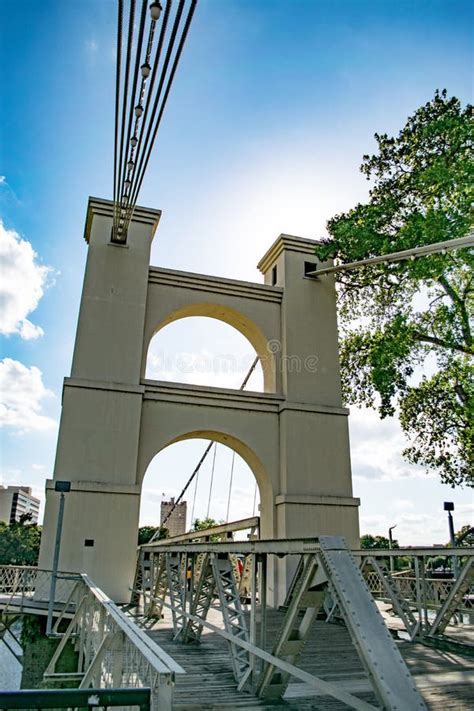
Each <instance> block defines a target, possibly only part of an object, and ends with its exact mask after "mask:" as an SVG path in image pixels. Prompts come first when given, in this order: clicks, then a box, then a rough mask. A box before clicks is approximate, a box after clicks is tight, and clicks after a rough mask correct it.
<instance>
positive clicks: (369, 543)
mask: <svg viewBox="0 0 474 711" xmlns="http://www.w3.org/2000/svg"><path fill="white" fill-rule="evenodd" d="M360 547H361V548H368V549H374V550H379V549H385V550H388V549H389V548H390V541H389V540H388V538H385V536H371V535H370V534H368V533H366V534H365V535H364V536H361V538H360ZM393 547H394V548H398V547H399V546H398V541H396V540H395V539H393Z"/></svg>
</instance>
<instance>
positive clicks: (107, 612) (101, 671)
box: [44, 575, 185, 711]
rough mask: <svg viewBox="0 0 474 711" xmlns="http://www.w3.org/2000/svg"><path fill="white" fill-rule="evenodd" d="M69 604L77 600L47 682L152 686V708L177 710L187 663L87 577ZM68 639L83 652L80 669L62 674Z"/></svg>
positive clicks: (75, 591) (83, 578) (95, 686)
mask: <svg viewBox="0 0 474 711" xmlns="http://www.w3.org/2000/svg"><path fill="white" fill-rule="evenodd" d="M67 604H68V605H69V606H70V605H71V604H73V606H74V609H75V613H74V616H73V618H72V620H71V622H70V624H69V626H68V628H67V630H66V632H65V633H64V634H63V635H61V641H60V642H59V645H58V647H57V649H56V651H55V653H54V655H53V657H52V659H51V661H50V663H49V665H48V667H47V668H46V671H45V673H44V678H45V680H46V681H48V680H53V679H55V680H57V679H60V680H63V679H65V678H73V677H75V678H77V679H79V682H80V683H79V689H87V688H89V687H93V688H150V690H151V704H152V709H155V710H157V709H160V711H161V710H162V709H165V710H168V709H169V710H171V709H172V704H173V691H174V685H175V675H176V674H184V673H185V672H184V670H183V669H182V667H180V665H179V664H177V663H176V662H175V661H174V660H173V659H172V658H171V657H170V656H169V655H168V654H166V652H165V651H164V650H162V649H161V648H160V647H159V646H158V645H157V644H155V643H154V642H153V641H152V640H151V639H150V638H149V637H148V636H147V634H146V633H145V632H144V631H143V630H141V629H139V628H138V627H137V625H136V624H134V622H133V621H132V620H131V619H130V617H128V616H127V615H126V614H125V613H124V612H123V611H122V610H120V609H119V608H118V607H117V605H115V604H114V603H113V602H112V600H110V598H109V597H107V595H106V594H105V593H104V592H103V591H102V590H100V589H99V588H97V587H96V586H95V585H94V583H93V582H92V581H91V580H90V578H88V576H87V575H81V576H80V580H79V581H77V582H76V585H75V589H74V592H73V594H72V596H71V599H70V600H68V602H67ZM59 619H60V617H59V618H58V621H57V623H56V625H55V628H54V630H56V631H57V629H58V622H59ZM68 642H72V643H73V644H74V647H75V649H76V651H77V652H78V670H77V673H74V674H60V673H57V672H56V665H57V662H58V660H59V658H60V656H61V654H62V652H63V650H64V648H65V646H66V645H67V644H68Z"/></svg>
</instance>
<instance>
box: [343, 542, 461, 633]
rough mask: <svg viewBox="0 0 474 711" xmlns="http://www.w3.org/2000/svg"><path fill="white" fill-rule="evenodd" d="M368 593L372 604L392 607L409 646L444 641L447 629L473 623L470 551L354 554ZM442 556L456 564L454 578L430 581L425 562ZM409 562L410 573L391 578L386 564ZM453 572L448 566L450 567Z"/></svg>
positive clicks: (437, 549) (392, 574)
mask: <svg viewBox="0 0 474 711" xmlns="http://www.w3.org/2000/svg"><path fill="white" fill-rule="evenodd" d="M355 555H356V556H357V557H359V560H360V566H361V570H362V571H363V575H364V578H365V580H366V583H367V585H368V586H369V589H370V591H371V593H372V595H373V596H374V598H375V599H377V600H381V601H384V602H388V603H391V605H392V606H393V612H394V614H396V616H397V617H398V618H399V619H400V620H401V621H402V622H403V625H404V627H405V630H406V632H407V633H408V635H409V638H410V639H411V640H414V639H417V640H421V641H423V640H424V639H426V638H431V639H436V638H437V637H439V636H440V635H443V636H444V638H446V636H448V637H449V630H448V629H447V627H448V625H455V626H456V628H457V629H458V630H461V629H462V628H463V627H464V628H465V629H466V630H467V629H469V628H472V624H473V622H474V573H473V568H474V565H473V561H474V549H473V548H428V549H427V548H419V549H410V548H401V549H393V550H392V551H387V550H371V551H370V552H369V551H355ZM439 556H443V557H446V559H451V560H453V559H454V558H455V559H456V560H457V561H458V569H459V573H458V576H457V578H456V577H454V576H452V577H446V578H439V577H438V578H434V577H432V575H431V576H430V571H429V566H428V563H429V560H430V558H433V557H439ZM398 557H403V558H405V559H407V558H408V560H409V564H410V567H409V568H408V569H406V570H403V571H400V572H394V573H391V572H390V570H389V566H388V564H387V561H388V559H389V558H391V559H396V558H398ZM451 567H453V566H451Z"/></svg>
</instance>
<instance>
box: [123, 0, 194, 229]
mask: <svg viewBox="0 0 474 711" xmlns="http://www.w3.org/2000/svg"><path fill="white" fill-rule="evenodd" d="M183 9H184V0H180V2H179V5H178V10H177V12H176V16H175V18H174V23H173V27H172V29H171V34H170V37H169V40H168V49H167V51H166V56H165V60H164V63H163V67H162V69H161V74H160V81H159V83H158V89H157V91H156V96H155V101H154V104H153V110H152V112H151V117H150V121H149V123H148V129H147V132H146V136H145V142H144V143H143V145H140V162H139V164H138V169H137V171H136V172H135V175H134V181H133V184H132V186H131V188H130V190H131V192H130V200H129V202H128V209H127V215H126V227H127V228H128V225H129V224H130V220H131V218H132V215H133V209H134V207H135V204H136V201H137V198H138V192H139V190H140V187H141V180H142V179H143V175H144V174H145V170H146V167H147V165H148V161H147V165H145V166H144V165H143V164H144V161H145V154H146V152H147V148H148V146H149V142H150V136H151V133H152V130H153V123H154V121H155V116H156V112H157V110H158V105H159V102H160V97H161V91H162V89H163V84H164V82H165V79H166V73H167V71H168V66H169V63H170V60H171V55H172V53H173V47H174V43H175V41H176V36H177V34H178V28H179V23H180V22H181V16H182V14H183ZM163 26H164V25H163ZM151 147H153V143H152V144H151ZM137 185H138V189H137Z"/></svg>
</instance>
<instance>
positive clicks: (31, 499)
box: [0, 485, 40, 524]
mask: <svg viewBox="0 0 474 711" xmlns="http://www.w3.org/2000/svg"><path fill="white" fill-rule="evenodd" d="M39 507H40V500H39V499H37V498H36V497H35V496H32V495H31V487H29V486H7V487H5V486H1V485H0V521H4V522H5V523H8V524H12V523H14V522H15V521H19V520H20V517H21V516H22V515H23V514H30V516H31V518H30V520H29V523H38V516H39Z"/></svg>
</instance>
